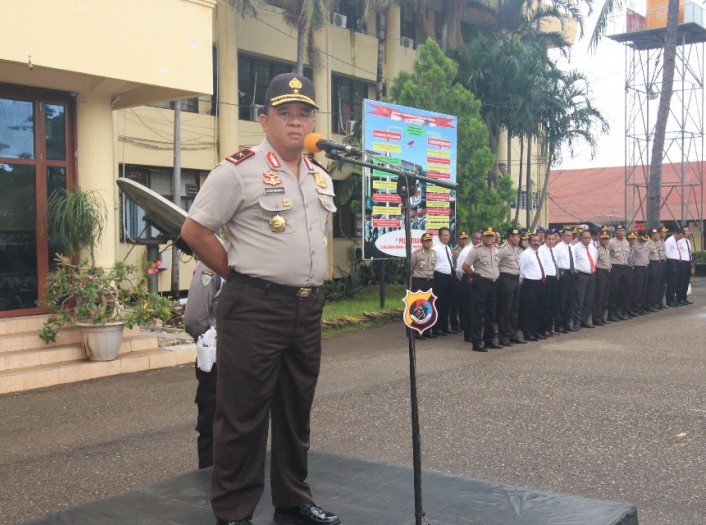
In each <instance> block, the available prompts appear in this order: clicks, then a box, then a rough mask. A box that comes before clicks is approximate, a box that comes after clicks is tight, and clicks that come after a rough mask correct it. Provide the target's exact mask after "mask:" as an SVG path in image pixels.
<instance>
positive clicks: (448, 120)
mask: <svg viewBox="0 0 706 525" xmlns="http://www.w3.org/2000/svg"><path fill="white" fill-rule="evenodd" d="M370 105H371V106H372V108H373V111H371V113H372V114H373V115H380V116H383V117H387V118H390V119H392V120H401V121H402V122H404V123H405V124H416V125H418V126H439V127H441V128H453V127H454V126H453V118H452V117H432V116H425V115H413V114H412V113H405V112H403V111H398V110H396V109H393V108H388V107H384V106H378V105H377V104H372V103H371V104H370Z"/></svg>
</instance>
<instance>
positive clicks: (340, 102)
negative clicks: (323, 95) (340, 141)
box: [331, 75, 368, 135]
mask: <svg viewBox="0 0 706 525" xmlns="http://www.w3.org/2000/svg"><path fill="white" fill-rule="evenodd" d="M332 80H333V89H332V90H331V117H332V119H333V121H332V122H331V124H332V129H333V132H334V133H339V134H341V135H350V134H351V133H352V132H353V126H354V125H355V123H356V122H360V121H361V120H362V118H363V99H365V98H367V97H368V84H366V83H365V82H361V81H360V80H353V79H351V78H348V77H342V76H338V75H333V78H332Z"/></svg>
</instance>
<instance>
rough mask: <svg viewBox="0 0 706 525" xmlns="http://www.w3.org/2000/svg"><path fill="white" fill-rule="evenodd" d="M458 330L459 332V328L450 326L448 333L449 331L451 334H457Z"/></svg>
mask: <svg viewBox="0 0 706 525" xmlns="http://www.w3.org/2000/svg"><path fill="white" fill-rule="evenodd" d="M460 332H461V329H460V328H452V329H451V330H449V333H451V334H458V333H460Z"/></svg>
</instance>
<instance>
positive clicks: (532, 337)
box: [525, 335, 537, 343]
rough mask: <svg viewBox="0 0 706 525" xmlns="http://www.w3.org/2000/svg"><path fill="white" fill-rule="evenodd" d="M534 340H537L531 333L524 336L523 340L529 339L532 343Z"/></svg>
mask: <svg viewBox="0 0 706 525" xmlns="http://www.w3.org/2000/svg"><path fill="white" fill-rule="evenodd" d="M536 340H537V338H536V337H535V336H533V335H531V336H529V337H525V341H531V342H533V343H534V342H535V341H536Z"/></svg>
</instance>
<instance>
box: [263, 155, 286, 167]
mask: <svg viewBox="0 0 706 525" xmlns="http://www.w3.org/2000/svg"><path fill="white" fill-rule="evenodd" d="M265 158H266V159H267V163H268V164H269V165H270V167H271V168H272V169H277V168H281V167H282V163H281V162H280V161H279V159H278V158H277V155H275V154H274V153H273V152H271V151H268V152H267V153H266V154H265Z"/></svg>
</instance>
